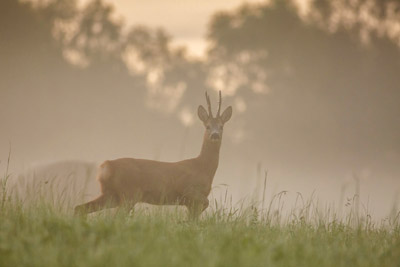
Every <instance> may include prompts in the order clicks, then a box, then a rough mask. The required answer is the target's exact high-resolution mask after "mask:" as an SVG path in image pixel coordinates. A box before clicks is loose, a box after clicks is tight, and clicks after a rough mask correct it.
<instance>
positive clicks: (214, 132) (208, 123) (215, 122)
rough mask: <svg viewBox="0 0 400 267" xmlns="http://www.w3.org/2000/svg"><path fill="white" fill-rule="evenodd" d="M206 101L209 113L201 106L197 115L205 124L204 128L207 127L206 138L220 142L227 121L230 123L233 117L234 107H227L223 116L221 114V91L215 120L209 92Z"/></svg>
mask: <svg viewBox="0 0 400 267" xmlns="http://www.w3.org/2000/svg"><path fill="white" fill-rule="evenodd" d="M206 100H207V106H208V113H207V111H206V109H205V108H204V107H203V106H202V105H200V106H199V108H198V110H197V115H198V116H199V118H200V120H201V121H202V122H203V123H204V126H205V127H206V138H208V139H210V140H211V141H215V142H218V141H220V140H221V138H222V132H223V130H224V124H225V123H226V122H227V121H229V119H230V118H231V117H232V107H231V106H229V107H227V108H226V109H225V110H224V112H222V115H221V114H220V111H221V103H222V98H221V91H219V102H218V112H217V116H215V118H214V117H213V115H212V111H211V102H210V97H209V96H208V94H207V92H206Z"/></svg>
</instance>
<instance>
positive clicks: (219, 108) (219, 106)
mask: <svg viewBox="0 0 400 267" xmlns="http://www.w3.org/2000/svg"><path fill="white" fill-rule="evenodd" d="M221 103H222V97H221V90H220V91H219V101H218V112H217V118H219V116H220V114H219V113H220V111H221Z"/></svg>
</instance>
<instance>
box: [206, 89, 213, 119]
mask: <svg viewBox="0 0 400 267" xmlns="http://www.w3.org/2000/svg"><path fill="white" fill-rule="evenodd" d="M206 100H207V106H208V116H209V117H211V118H212V117H213V115H212V111H211V102H210V96H209V95H208V94H207V92H206Z"/></svg>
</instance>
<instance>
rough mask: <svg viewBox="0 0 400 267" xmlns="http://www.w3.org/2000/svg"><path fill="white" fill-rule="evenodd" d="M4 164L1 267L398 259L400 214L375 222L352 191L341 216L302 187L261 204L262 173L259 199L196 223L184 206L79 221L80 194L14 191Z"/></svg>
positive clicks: (214, 210)
mask: <svg viewBox="0 0 400 267" xmlns="http://www.w3.org/2000/svg"><path fill="white" fill-rule="evenodd" d="M7 170H8V168H7ZM7 170H6V173H5V174H4V177H3V179H1V190H0V266H7V267H8V266H10V267H14V266H38V267H39V266H40V267H45V266H85V267H86V266H111V267H117V266H118V267H119V266H167V267H168V266H201V267H203V266H204V267H206V266H224V267H225V266H285V267H286V266H296V267H297V266H307V267H309V266H310V267H312V266H318V267H319V266H335V267H336V266H363V267H364V266H379V267H381V266H400V223H399V216H400V213H399V212H398V211H393V212H392V215H391V216H388V217H387V219H386V220H384V221H382V222H381V223H379V224H378V223H376V222H374V221H373V220H372V219H371V217H370V216H369V215H368V214H367V213H366V214H364V215H360V214H359V210H360V209H359V201H358V199H357V198H356V197H355V198H353V201H352V202H349V203H347V204H346V205H347V206H348V209H347V212H346V214H344V215H342V216H338V215H337V213H336V211H335V210H334V209H333V208H331V207H326V208H325V209H324V210H321V209H320V208H319V206H318V202H316V201H315V200H314V199H313V197H311V198H310V199H308V200H304V199H303V197H302V196H301V195H300V194H299V195H298V198H297V200H296V203H295V205H294V207H293V208H292V209H290V210H288V211H285V210H284V209H283V203H284V196H285V194H286V192H281V193H279V194H277V195H275V196H274V197H272V199H271V200H270V202H269V203H267V204H266V203H265V184H266V177H265V181H264V193H263V196H262V201H261V203H254V201H253V202H249V203H248V204H243V203H242V204H241V205H236V206H238V207H236V206H235V205H232V201H231V199H230V198H228V197H227V194H225V196H224V197H223V198H222V199H221V200H219V201H216V200H213V201H211V203H212V205H211V206H210V207H209V208H208V209H207V210H206V211H205V212H204V213H203V214H202V216H201V217H200V218H199V219H198V220H190V221H189V220H187V214H186V211H185V210H184V209H182V208H176V207H175V208H174V207H157V208H155V207H149V206H139V207H135V210H134V211H133V212H132V211H131V210H129V209H128V208H126V207H123V208H121V209H119V210H117V211H116V210H108V211H102V212H99V213H96V214H93V215H90V216H88V217H87V218H83V217H76V216H73V215H72V206H73V204H72V203H73V202H74V201H75V202H76V200H77V199H78V195H79V194H81V192H78V193H75V195H73V193H74V190H72V191H71V190H69V191H68V190H56V189H55V188H56V186H52V185H53V184H52V183H53V182H50V185H49V183H47V184H37V185H36V186H39V187H43V188H36V187H35V188H31V187H32V186H33V184H26V185H27V186H29V190H25V192H28V193H25V194H24V195H23V196H21V195H19V196H18V195H17V196H13V195H12V192H13V190H10V189H9V188H8V187H7V181H8V179H9V177H10V176H9V174H8V171H7ZM42 189H43V190H42ZM43 191H45V192H46V194H41V192H42V193H43ZM49 191H50V192H49ZM49 194H50V197H49Z"/></svg>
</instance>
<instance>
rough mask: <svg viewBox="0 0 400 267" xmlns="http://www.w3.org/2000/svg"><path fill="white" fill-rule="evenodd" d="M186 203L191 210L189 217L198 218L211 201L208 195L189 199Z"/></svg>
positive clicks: (189, 210)
mask: <svg viewBox="0 0 400 267" xmlns="http://www.w3.org/2000/svg"><path fill="white" fill-rule="evenodd" d="M185 205H186V207H187V209H188V212H189V219H197V218H198V217H199V216H200V214H201V213H202V212H203V211H204V210H205V209H206V208H207V207H208V205H209V201H208V198H207V197H196V198H192V199H189V200H188V201H187V203H186V204H185Z"/></svg>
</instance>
